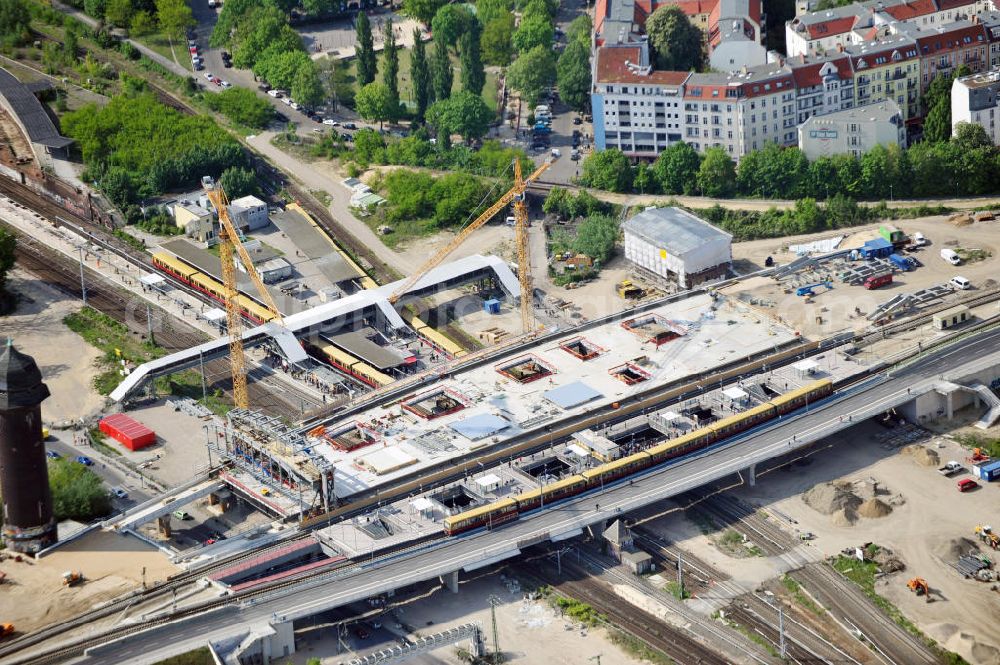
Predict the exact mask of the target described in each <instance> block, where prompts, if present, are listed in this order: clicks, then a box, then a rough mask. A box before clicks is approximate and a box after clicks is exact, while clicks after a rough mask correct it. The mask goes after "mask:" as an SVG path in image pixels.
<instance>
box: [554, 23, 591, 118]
mask: <svg viewBox="0 0 1000 665" xmlns="http://www.w3.org/2000/svg"><path fill="white" fill-rule="evenodd" d="M556 81H557V82H558V84H559V96H560V97H561V98H562V100H563V101H564V102H565V103H566V104H568V105H569V106H570V108H572V109H573V110H574V111H579V112H580V113H583V112H584V111H586V110H587V109H588V108H589V107H590V82H591V74H590V49H589V48H588V47H587V46H586V45H584V44H583V43H582V42H579V41H572V42H570V43H569V46H567V47H566V50H564V51H563V52H562V55H560V56H559V62H558V64H557V65H556Z"/></svg>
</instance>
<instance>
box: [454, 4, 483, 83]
mask: <svg viewBox="0 0 1000 665" xmlns="http://www.w3.org/2000/svg"><path fill="white" fill-rule="evenodd" d="M479 39H480V28H479V23H478V22H477V21H470V22H469V28H468V30H467V31H466V32H465V34H463V35H462V37H461V43H460V48H461V56H462V57H461V60H462V89H463V90H468V91H469V92H471V93H474V94H476V95H481V94H483V86H484V85H486V70H485V69H483V61H482V59H481V58H480V55H479Z"/></svg>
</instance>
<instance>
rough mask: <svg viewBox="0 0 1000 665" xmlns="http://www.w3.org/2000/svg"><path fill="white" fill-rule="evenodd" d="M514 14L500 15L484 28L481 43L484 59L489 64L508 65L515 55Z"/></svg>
mask: <svg viewBox="0 0 1000 665" xmlns="http://www.w3.org/2000/svg"><path fill="white" fill-rule="evenodd" d="M513 35H514V15H513V14H504V15H503V16H499V17H497V18H495V19H493V20H492V21H490V22H489V23H487V24H486V27H484V28H483V36H482V37H481V38H480V40H479V43H480V46H481V47H482V52H483V60H485V61H486V63H487V64H490V65H494V66H497V67H506V66H507V65H509V64H510V61H511V59H512V58H513V57H514V45H513V43H512V41H511V40H512V37H513Z"/></svg>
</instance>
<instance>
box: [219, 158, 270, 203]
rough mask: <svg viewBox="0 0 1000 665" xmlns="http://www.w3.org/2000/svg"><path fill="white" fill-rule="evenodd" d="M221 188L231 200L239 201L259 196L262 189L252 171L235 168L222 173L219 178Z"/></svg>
mask: <svg viewBox="0 0 1000 665" xmlns="http://www.w3.org/2000/svg"><path fill="white" fill-rule="evenodd" d="M219 186H220V187H222V191H224V192H225V193H226V196H228V197H229V200H230V201H232V200H233V199H238V198H240V197H243V196H248V195H250V194H259V193H260V187H258V186H257V176H256V175H255V174H254V172H253V171H252V170H251V169H245V168H241V167H239V166H234V167H232V168H228V169H226V170H225V171H223V172H222V175H221V176H219Z"/></svg>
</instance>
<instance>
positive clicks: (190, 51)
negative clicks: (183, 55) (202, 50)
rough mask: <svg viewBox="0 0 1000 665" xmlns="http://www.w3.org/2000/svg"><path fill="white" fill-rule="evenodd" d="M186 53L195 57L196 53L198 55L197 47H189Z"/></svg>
mask: <svg viewBox="0 0 1000 665" xmlns="http://www.w3.org/2000/svg"><path fill="white" fill-rule="evenodd" d="M188 53H190V54H191V55H197V53H198V47H197V46H189V47H188Z"/></svg>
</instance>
